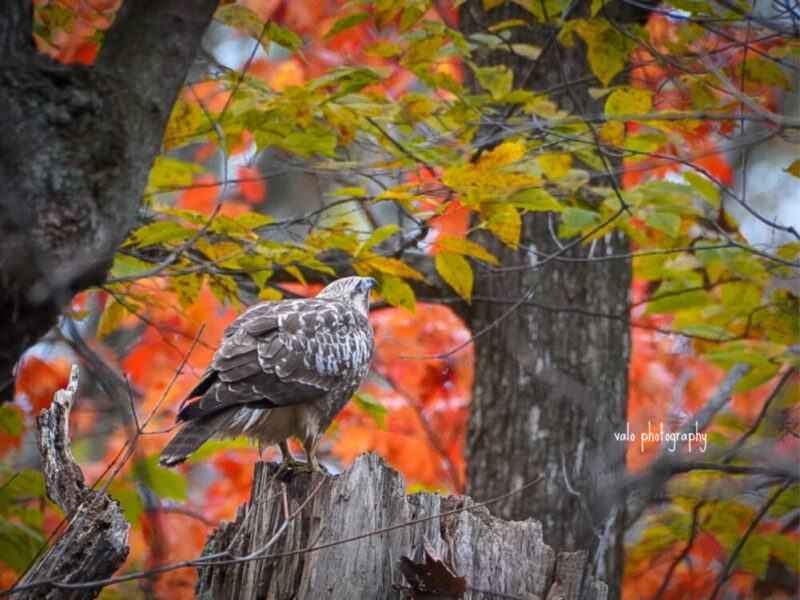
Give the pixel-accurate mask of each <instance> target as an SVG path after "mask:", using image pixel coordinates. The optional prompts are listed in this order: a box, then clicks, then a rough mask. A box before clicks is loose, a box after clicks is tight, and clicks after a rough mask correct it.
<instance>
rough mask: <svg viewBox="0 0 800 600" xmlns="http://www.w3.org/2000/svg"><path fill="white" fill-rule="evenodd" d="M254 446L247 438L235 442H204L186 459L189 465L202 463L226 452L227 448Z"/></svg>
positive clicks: (239, 438)
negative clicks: (223, 451)
mask: <svg viewBox="0 0 800 600" xmlns="http://www.w3.org/2000/svg"><path fill="white" fill-rule="evenodd" d="M250 447H252V444H251V443H250V442H249V441H248V440H247V438H245V437H238V438H236V439H235V440H208V441H207V442H204V443H203V445H202V446H200V448H198V450H197V451H196V452H195V453H194V454H192V455H191V456H190V457H189V458H187V459H186V462H187V463H195V462H201V461H204V460H205V459H207V458H208V457H209V456H211V455H212V454H215V453H216V452H219V451H220V450H225V449H227V448H231V449H238V448H250Z"/></svg>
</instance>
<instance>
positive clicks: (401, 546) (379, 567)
mask: <svg viewBox="0 0 800 600" xmlns="http://www.w3.org/2000/svg"><path fill="white" fill-rule="evenodd" d="M277 469H278V466H277V465H275V464H272V463H257V464H256V470H255V476H254V478H253V487H252V491H251V496H250V502H249V505H248V506H247V507H244V506H243V507H241V508H240V509H239V512H238V515H237V518H236V521H235V522H233V523H223V525H222V526H221V527H220V528H219V529H217V530H216V531H215V532H213V533H212V534H211V535H210V536H209V538H208V542H207V544H206V548H205V551H204V555H206V556H208V557H209V559H210V558H211V557H210V556H209V555H212V554H213V555H214V556H215V558H213V560H211V561H210V562H211V563H212V564H211V565H209V566H205V567H201V568H200V569H199V570H198V572H199V579H198V582H197V586H196V588H195V592H196V594H197V597H198V598H199V599H201V600H203V599H211V598H214V599H225V598H231V599H233V598H281V599H286V600H288V599H294V598H297V599H302V598H400V595H399V593H398V592H397V591H396V590H395V589H393V588H392V584H395V583H397V584H406V582H405V581H404V580H403V576H402V575H401V573H400V570H399V568H398V561H399V560H400V557H401V556H411V555H412V554H413V552H414V550H415V548H416V547H417V546H418V545H419V544H421V542H422V540H423V538H424V539H427V540H429V542H430V543H431V545H432V546H433V547H434V549H435V550H436V552H437V553H438V554H439V555H440V556H441V558H442V560H443V561H444V563H445V564H446V565H447V566H448V567H449V568H450V569H451V570H452V571H453V572H454V573H455V574H456V575H458V576H463V577H465V578H466V583H467V592H466V594H465V596H464V598H466V599H468V600H478V599H479V598H487V597H495V596H497V597H512V598H525V599H527V600H535V599H539V600H543V599H545V598H548V599H553V600H555V599H556V598H562V599H564V600H577V598H579V597H581V594H583V597H587V598H591V599H592V600H604V599H605V598H606V586H605V584H604V583H602V582H597V581H594V580H593V579H592V578H591V577H587V576H586V556H585V554H583V553H580V552H578V553H564V554H560V555H558V556H556V553H555V552H554V551H553V550H552V549H551V548H550V547H548V546H547V545H546V544H545V541H544V538H543V537H542V527H541V524H540V523H538V522H536V521H534V520H533V519H528V520H526V521H521V522H508V521H503V520H501V519H498V518H496V517H493V516H491V515H490V514H489V512H488V511H487V510H486V508H485V507H476V508H474V509H472V510H464V511H461V512H456V513H454V514H450V515H447V516H443V517H440V518H439V517H436V515H440V514H441V513H443V512H446V511H449V510H453V509H459V508H463V507H467V506H472V505H474V503H473V502H472V500H471V499H470V498H467V497H465V496H448V497H442V496H440V495H439V494H429V493H417V494H411V495H406V493H405V484H404V482H403V478H402V476H401V475H400V474H399V473H397V472H396V471H394V470H393V469H391V468H389V467H388V466H387V465H386V463H385V462H384V461H383V459H382V458H380V457H379V456H378V455H377V454H374V453H373V454H369V455H362V456H360V457H359V458H358V459H356V461H355V463H354V464H353V466H352V467H351V468H349V469H348V470H347V471H345V472H344V473H342V474H341V475H339V476H336V477H331V476H329V475H325V474H323V473H314V474H310V475H309V474H300V475H295V476H292V477H291V478H290V479H289V480H288V481H286V482H285V483H284V482H282V481H278V480H276V477H275V474H276V471H277ZM534 487H535V486H534ZM529 492H530V490H527V491H525V492H522V494H525V493H529ZM284 496H285V498H286V500H285V501H286V506H287V507H288V511H289V513H290V514H292V513H294V512H295V511H297V515H296V516H295V517H294V518H292V519H291V520H289V521H288V522H287V520H286V518H285V512H284V511H285V509H284ZM427 517H434V518H431V519H427V520H420V519H425V518H427ZM415 519H416V520H419V521H417V522H414V523H409V522H410V521H413V520H415ZM392 525H401V526H399V527H395V528H391V529H387V530H385V531H383V532H382V533H380V534H374V535H369V533H370V532H371V531H375V530H377V529H382V528H386V527H387V526H392ZM364 534H367V535H364ZM342 540H346V541H342ZM310 546H315V547H316V549H313V550H309V547H310Z"/></svg>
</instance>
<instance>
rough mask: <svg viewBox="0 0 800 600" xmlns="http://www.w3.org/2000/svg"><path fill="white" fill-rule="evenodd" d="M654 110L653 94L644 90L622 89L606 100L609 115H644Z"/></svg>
mask: <svg viewBox="0 0 800 600" xmlns="http://www.w3.org/2000/svg"><path fill="white" fill-rule="evenodd" d="M652 110H653V100H652V92H651V91H650V90H646V89H644V88H638V87H632V86H625V87H621V88H619V89H616V90H614V91H613V92H611V94H609V96H608V98H607V99H606V106H605V111H606V114H609V115H643V114H645V113H649V112H650V111H652Z"/></svg>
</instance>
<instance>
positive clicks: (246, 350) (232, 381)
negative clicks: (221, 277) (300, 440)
mask: <svg viewBox="0 0 800 600" xmlns="http://www.w3.org/2000/svg"><path fill="white" fill-rule="evenodd" d="M372 352H373V336H372V329H371V327H370V325H369V322H368V320H367V318H366V315H365V314H363V313H362V312H361V311H360V310H358V308H356V307H353V306H351V305H349V304H347V303H345V302H342V301H337V300H335V299H325V298H308V299H301V300H285V301H280V302H268V303H263V304H259V305H256V306H253V307H251V308H250V309H249V310H247V311H245V312H244V313H243V314H242V315H240V316H239V317H238V318H237V319H236V320H235V321H233V323H231V324H230V325H229V326H228V327H227V329H226V330H225V334H224V337H223V339H222V345H221V346H220V348H219V350H217V352H216V354H215V355H214V359H213V361H212V363H211V365H209V368H208V370H207V371H206V374H205V375H204V377H203V380H202V381H201V382H200V383H199V384H198V386H197V387H196V388H195V390H193V393H192V395H190V397H192V396H200V399H199V400H197V401H195V402H194V403H192V404H189V405H187V406H185V407H184V408H183V409H182V410H181V412H180V413H179V419H180V420H182V421H189V420H194V419H197V418H200V417H203V416H207V415H211V414H214V413H216V412H218V411H220V410H223V409H226V408H229V407H231V406H235V405H243V404H247V405H254V406H257V407H261V408H270V407H280V406H288V405H292V404H299V403H303V402H309V401H314V400H316V399H321V398H323V397H324V396H325V395H326V394H328V393H329V392H330V391H332V390H335V389H341V390H342V392H343V393H346V394H348V398H349V395H350V394H352V393H353V391H355V387H357V386H358V384H359V383H360V382H361V380H362V379H363V377H364V375H365V374H366V372H367V370H368V369H369V364H370V361H371V359H372Z"/></svg>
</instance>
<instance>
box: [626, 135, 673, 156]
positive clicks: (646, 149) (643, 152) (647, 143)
mask: <svg viewBox="0 0 800 600" xmlns="http://www.w3.org/2000/svg"><path fill="white" fill-rule="evenodd" d="M668 141H669V138H668V137H667V136H666V135H664V134H663V133H653V132H642V133H634V134H633V135H629V136H626V137H625V148H626V149H627V150H630V151H632V152H636V153H637V154H634V155H633V156H631V157H630V160H644V159H646V158H648V157H647V154H650V153H653V152H655V151H656V150H658V149H659V148H661V147H662V146H664V145H666V144H667V142H668Z"/></svg>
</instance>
